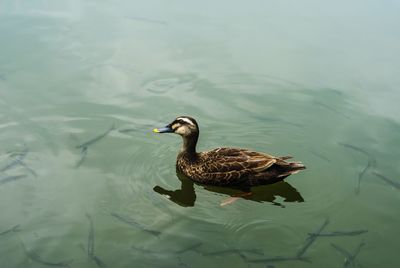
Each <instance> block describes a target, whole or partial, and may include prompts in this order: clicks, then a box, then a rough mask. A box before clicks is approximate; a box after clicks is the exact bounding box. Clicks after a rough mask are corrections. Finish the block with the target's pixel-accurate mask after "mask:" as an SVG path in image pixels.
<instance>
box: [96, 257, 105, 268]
mask: <svg viewBox="0 0 400 268" xmlns="http://www.w3.org/2000/svg"><path fill="white" fill-rule="evenodd" d="M93 261H94V262H95V263H96V265H97V267H99V268H107V265H106V264H105V263H104V262H103V261H102V260H100V259H99V257H97V256H96V255H93Z"/></svg>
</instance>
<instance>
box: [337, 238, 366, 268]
mask: <svg viewBox="0 0 400 268" xmlns="http://www.w3.org/2000/svg"><path fill="white" fill-rule="evenodd" d="M364 245H365V243H364V242H361V243H360V244H358V246H357V247H356V249H355V250H354V253H353V254H351V253H350V252H348V251H347V250H345V249H344V248H341V247H339V246H338V245H336V244H333V243H331V246H332V247H333V248H334V249H336V251H338V252H339V253H340V254H342V255H343V256H344V257H345V259H344V263H343V267H348V266H349V265H352V266H353V267H356V257H357V255H358V254H359V253H360V251H361V248H362V247H363V246H364Z"/></svg>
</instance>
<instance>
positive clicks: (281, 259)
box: [247, 256, 311, 263]
mask: <svg viewBox="0 0 400 268" xmlns="http://www.w3.org/2000/svg"><path fill="white" fill-rule="evenodd" d="M286 261H304V262H311V261H310V260H309V259H308V258H303V257H296V256H287V257H285V256H275V257H270V258H264V259H247V262H250V263H270V262H273V263H274V262H286Z"/></svg>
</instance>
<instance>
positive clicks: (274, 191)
mask: <svg viewBox="0 0 400 268" xmlns="http://www.w3.org/2000/svg"><path fill="white" fill-rule="evenodd" d="M176 175H177V177H178V179H179V180H180V181H181V188H180V189H176V190H167V189H164V188H163V187H161V186H158V185H157V186H155V187H154V188H153V190H154V191H155V192H157V193H159V194H161V195H166V196H167V197H168V198H169V200H171V201H172V202H174V203H176V204H178V205H180V206H182V207H193V206H194V205H195V202H196V192H195V188H194V182H193V181H192V180H190V179H189V178H187V177H186V176H185V175H183V174H182V173H180V172H179V171H177V172H176ZM199 185H201V184H199ZM201 186H202V187H203V188H204V189H206V190H208V191H211V192H214V193H219V194H225V195H229V196H230V197H231V198H243V199H246V200H250V201H255V202H270V203H272V204H274V205H277V206H280V207H285V206H284V205H283V204H282V203H280V202H278V201H276V199H277V197H279V196H280V197H282V198H283V200H282V202H304V199H303V197H302V196H301V194H300V193H299V192H298V191H297V189H296V188H294V187H293V186H291V185H290V184H289V183H287V182H285V181H280V182H277V183H274V184H270V185H263V186H257V187H253V188H252V189H251V194H249V195H247V194H246V193H248V192H249V189H240V188H227V187H218V186H209V185H201ZM229 203H230V202H229ZM221 205H224V202H223V203H221Z"/></svg>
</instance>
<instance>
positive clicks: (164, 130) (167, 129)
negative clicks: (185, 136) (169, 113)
mask: <svg viewBox="0 0 400 268" xmlns="http://www.w3.org/2000/svg"><path fill="white" fill-rule="evenodd" d="M153 132H154V133H172V132H174V130H173V129H172V128H171V126H169V125H168V126H165V127H161V128H155V129H153Z"/></svg>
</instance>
